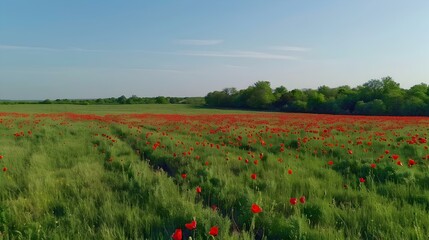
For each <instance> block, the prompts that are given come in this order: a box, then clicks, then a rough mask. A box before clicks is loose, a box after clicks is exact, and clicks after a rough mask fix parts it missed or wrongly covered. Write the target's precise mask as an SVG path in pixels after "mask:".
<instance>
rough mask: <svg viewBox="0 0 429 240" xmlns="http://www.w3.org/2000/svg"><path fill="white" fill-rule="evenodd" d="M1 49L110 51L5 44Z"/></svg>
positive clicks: (0, 46)
mask: <svg viewBox="0 0 429 240" xmlns="http://www.w3.org/2000/svg"><path fill="white" fill-rule="evenodd" d="M0 50H20V51H49V52H108V51H106V50H94V49H84V48H74V47H72V48H50V47H36V46H22V45H5V44H0Z"/></svg>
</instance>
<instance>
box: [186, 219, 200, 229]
mask: <svg viewBox="0 0 429 240" xmlns="http://www.w3.org/2000/svg"><path fill="white" fill-rule="evenodd" d="M185 227H186V228H187V229H188V230H191V231H192V230H195V229H196V228H197V221H195V220H192V222H190V223H186V224H185Z"/></svg>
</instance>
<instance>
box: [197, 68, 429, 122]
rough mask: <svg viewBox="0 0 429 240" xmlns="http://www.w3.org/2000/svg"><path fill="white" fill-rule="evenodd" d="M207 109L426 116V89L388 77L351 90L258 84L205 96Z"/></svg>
mask: <svg viewBox="0 0 429 240" xmlns="http://www.w3.org/2000/svg"><path fill="white" fill-rule="evenodd" d="M205 102H206V105H207V106H208V107H216V108H240V109H258V110H272V111H284V112H303V113H329V114H359V115H398V116H400V115H407V116H409V115H411V116H429V87H428V85H427V84H425V83H421V84H417V85H414V86H412V87H411V88H410V89H403V88H401V87H400V85H399V83H397V82H395V81H394V80H393V79H392V78H391V77H389V76H388V77H384V78H381V79H372V80H369V81H368V82H366V83H364V84H363V85H360V86H357V87H355V88H351V87H350V86H347V85H345V86H340V87H336V88H330V87H328V86H320V87H319V88H317V89H303V90H300V89H294V90H291V91H288V90H287V89H286V87H284V86H280V87H277V88H275V89H272V88H271V85H270V82H268V81H258V82H256V83H255V84H254V85H252V86H249V87H248V88H246V89H242V90H237V89H236V88H225V89H223V90H222V91H214V92H210V93H208V94H207V96H206V97H205Z"/></svg>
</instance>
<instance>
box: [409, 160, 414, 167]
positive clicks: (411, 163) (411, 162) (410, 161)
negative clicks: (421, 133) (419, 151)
mask: <svg viewBox="0 0 429 240" xmlns="http://www.w3.org/2000/svg"><path fill="white" fill-rule="evenodd" d="M415 164H416V161H414V159H409V160H408V166H409V167H411V166H413V165H415Z"/></svg>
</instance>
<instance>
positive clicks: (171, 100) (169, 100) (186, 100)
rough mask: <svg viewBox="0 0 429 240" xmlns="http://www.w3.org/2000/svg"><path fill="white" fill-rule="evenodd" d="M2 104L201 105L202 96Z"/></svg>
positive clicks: (8, 102)
mask: <svg viewBox="0 0 429 240" xmlns="http://www.w3.org/2000/svg"><path fill="white" fill-rule="evenodd" d="M0 103H2V104H77V105H100V104H193V105H203V104H204V98H203V97H164V96H158V97H138V96H136V95H132V96H131V97H129V98H127V97H125V96H124V95H122V96H120V97H117V98H115V97H110V98H97V99H56V100H50V99H45V100H43V101H1V102H0Z"/></svg>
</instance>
